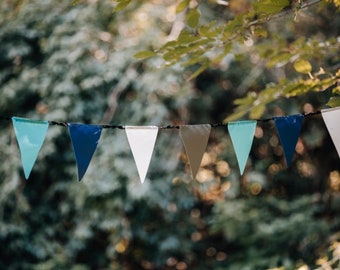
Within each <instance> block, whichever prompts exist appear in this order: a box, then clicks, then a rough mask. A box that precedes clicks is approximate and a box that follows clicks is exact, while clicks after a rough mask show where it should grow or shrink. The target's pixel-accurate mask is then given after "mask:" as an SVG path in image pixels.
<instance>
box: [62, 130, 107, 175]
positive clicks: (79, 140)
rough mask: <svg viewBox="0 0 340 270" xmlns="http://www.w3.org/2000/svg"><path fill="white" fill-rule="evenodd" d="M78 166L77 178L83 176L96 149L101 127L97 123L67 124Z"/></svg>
mask: <svg viewBox="0 0 340 270" xmlns="http://www.w3.org/2000/svg"><path fill="white" fill-rule="evenodd" d="M68 128H69V132H70V137H71V141H72V146H73V150H74V155H75V158H76V162H77V168H78V180H79V181H81V179H82V178H83V176H84V174H85V172H86V170H87V168H88V166H89V164H90V161H91V159H92V156H93V154H94V152H95V151H96V148H97V145H98V142H99V139H100V135H101V132H102V127H101V126H97V125H84V124H68Z"/></svg>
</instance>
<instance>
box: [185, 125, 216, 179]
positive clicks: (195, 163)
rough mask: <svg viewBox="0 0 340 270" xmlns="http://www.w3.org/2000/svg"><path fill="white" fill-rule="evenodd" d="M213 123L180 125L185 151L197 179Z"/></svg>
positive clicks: (192, 172)
mask: <svg viewBox="0 0 340 270" xmlns="http://www.w3.org/2000/svg"><path fill="white" fill-rule="evenodd" d="M210 130H211V125H209V124H205V125H183V126H180V127H179V131H180V135H181V138H182V142H183V144H184V148H185V152H186V153H187V156H188V159H189V164H190V167H191V176H192V178H193V179H195V177H196V174H197V171H198V169H199V167H200V165H201V161H202V157H203V154H204V151H205V149H206V148H207V144H208V139H209V135H210Z"/></svg>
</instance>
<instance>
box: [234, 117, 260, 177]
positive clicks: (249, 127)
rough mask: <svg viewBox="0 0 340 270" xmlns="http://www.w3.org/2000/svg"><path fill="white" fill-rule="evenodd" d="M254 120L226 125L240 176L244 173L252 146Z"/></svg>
mask: <svg viewBox="0 0 340 270" xmlns="http://www.w3.org/2000/svg"><path fill="white" fill-rule="evenodd" d="M256 123H257V121H256V120H249V121H236V122H230V123H228V132H229V134H230V137H231V141H232V143H233V146H234V150H235V154H236V158H237V162H238V166H239V169H240V174H241V175H242V174H243V172H244V168H245V167H246V163H247V160H248V157H249V153H250V149H251V146H252V144H253V140H254V134H255V128H256Z"/></svg>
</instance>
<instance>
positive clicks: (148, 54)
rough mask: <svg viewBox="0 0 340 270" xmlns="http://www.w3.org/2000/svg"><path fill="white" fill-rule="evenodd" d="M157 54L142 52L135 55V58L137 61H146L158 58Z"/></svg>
mask: <svg viewBox="0 0 340 270" xmlns="http://www.w3.org/2000/svg"><path fill="white" fill-rule="evenodd" d="M156 55H157V53H155V52H153V51H147V50H146V51H140V52H138V53H136V54H135V55H134V57H135V58H137V59H146V58H150V57H153V56H156Z"/></svg>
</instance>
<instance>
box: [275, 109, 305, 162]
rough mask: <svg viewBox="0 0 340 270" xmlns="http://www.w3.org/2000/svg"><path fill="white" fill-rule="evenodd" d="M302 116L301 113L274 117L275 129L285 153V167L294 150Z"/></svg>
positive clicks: (290, 159)
mask: <svg viewBox="0 0 340 270" xmlns="http://www.w3.org/2000/svg"><path fill="white" fill-rule="evenodd" d="M303 118H304V117H303V115H302V114H297V115H291V116H283V117H274V122H275V125H276V129H277V132H278V134H279V139H280V142H281V144H282V147H283V151H284V154H285V159H286V163H287V167H289V166H290V163H291V161H292V158H293V155H294V152H295V147H296V143H297V141H298V139H299V136H300V130H301V126H302V121H303Z"/></svg>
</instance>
